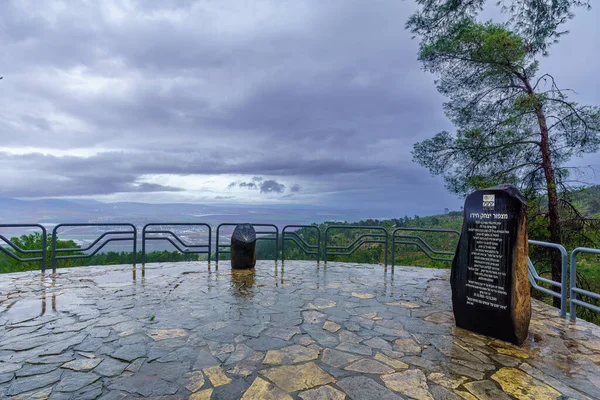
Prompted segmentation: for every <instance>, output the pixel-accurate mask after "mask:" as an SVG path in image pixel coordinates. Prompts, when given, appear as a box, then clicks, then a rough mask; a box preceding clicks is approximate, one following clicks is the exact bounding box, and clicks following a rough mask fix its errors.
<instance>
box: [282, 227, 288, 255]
mask: <svg viewBox="0 0 600 400" xmlns="http://www.w3.org/2000/svg"><path fill="white" fill-rule="evenodd" d="M285 228H287V227H286V226H284V227H283V229H282V230H281V262H284V261H285Z"/></svg>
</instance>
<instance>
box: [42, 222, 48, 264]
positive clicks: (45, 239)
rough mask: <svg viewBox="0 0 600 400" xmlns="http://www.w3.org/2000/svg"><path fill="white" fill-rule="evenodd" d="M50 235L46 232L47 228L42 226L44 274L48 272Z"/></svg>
mask: <svg viewBox="0 0 600 400" xmlns="http://www.w3.org/2000/svg"><path fill="white" fill-rule="evenodd" d="M47 236H48V233H47V232H46V228H44V227H43V226H42V273H45V272H46V253H47V249H46V246H47V242H48V239H47Z"/></svg>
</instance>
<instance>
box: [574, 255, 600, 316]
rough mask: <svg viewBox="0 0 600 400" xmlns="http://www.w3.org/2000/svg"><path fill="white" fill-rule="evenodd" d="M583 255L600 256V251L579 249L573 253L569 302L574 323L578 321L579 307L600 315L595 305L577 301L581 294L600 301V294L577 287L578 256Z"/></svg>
mask: <svg viewBox="0 0 600 400" xmlns="http://www.w3.org/2000/svg"><path fill="white" fill-rule="evenodd" d="M581 253H587V254H597V255H598V254H600V249H590V248H587V247H578V248H576V249H575V250H573V251H572V252H571V279H570V283H571V287H570V294H571V299H570V302H569V313H570V317H571V320H573V321H574V320H575V319H577V306H582V307H585V308H587V309H589V310H592V311H595V312H597V313H600V307H597V306H595V305H593V304H590V303H587V302H585V301H582V300H578V299H577V295H578V294H580V295H583V296H588V297H590V298H592V299H595V300H600V294H598V293H594V292H590V291H588V290H583V289H581V288H578V287H577V255H578V254H581Z"/></svg>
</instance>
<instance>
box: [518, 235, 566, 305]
mask: <svg viewBox="0 0 600 400" xmlns="http://www.w3.org/2000/svg"><path fill="white" fill-rule="evenodd" d="M529 244H530V245H533V246H542V247H547V248H550V249H555V250H558V251H560V254H561V256H562V267H561V271H562V275H561V276H562V278H561V282H556V281H553V280H550V279H546V278H542V277H541V276H539V275H538V273H537V271H536V269H535V266H534V265H533V263H532V262H531V259H528V260H527V262H528V267H529V283H531V286H532V287H533V288H534V289H536V290H538V291H540V292H542V293H546V294H548V295H550V296H552V297H557V298H559V299H560V315H561V316H562V317H566V316H567V294H568V289H567V279H569V272H568V269H569V260H568V257H569V256H568V253H567V250H566V249H565V248H564V247H563V246H561V245H560V244H556V243H548V242H540V241H537V240H530V241H529ZM538 281H539V282H543V283H546V284H548V285H550V286H554V287H557V288H560V293H557V292H555V291H553V290H550V289H546V288H545V287H542V286H540V285H539V284H538Z"/></svg>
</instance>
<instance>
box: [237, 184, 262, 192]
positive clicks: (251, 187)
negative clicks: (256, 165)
mask: <svg viewBox="0 0 600 400" xmlns="http://www.w3.org/2000/svg"><path fill="white" fill-rule="evenodd" d="M238 186H239V187H241V188H246V189H250V190H256V189H258V187H257V186H256V183H254V182H241V183H239V184H238Z"/></svg>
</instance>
